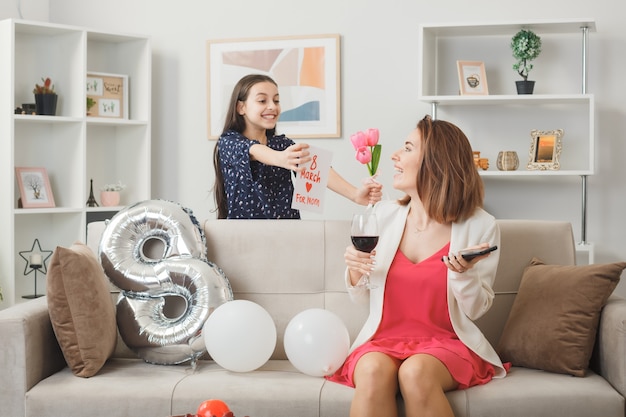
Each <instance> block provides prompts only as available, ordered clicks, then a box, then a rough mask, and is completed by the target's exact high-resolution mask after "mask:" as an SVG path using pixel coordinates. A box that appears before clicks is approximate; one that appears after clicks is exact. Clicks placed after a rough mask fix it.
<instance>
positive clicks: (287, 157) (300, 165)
mask: <svg viewBox="0 0 626 417" xmlns="http://www.w3.org/2000/svg"><path fill="white" fill-rule="evenodd" d="M308 147H309V145H307V144H306V143H296V144H293V145H291V146H290V147H288V148H287V149H285V150H284V151H279V152H278V160H277V163H276V164H274V165H276V166H279V167H282V168H286V169H290V170H292V171H296V172H302V171H303V170H304V169H306V165H307V164H308V163H309V162H311V157H310V156H309V151H307V148H308Z"/></svg>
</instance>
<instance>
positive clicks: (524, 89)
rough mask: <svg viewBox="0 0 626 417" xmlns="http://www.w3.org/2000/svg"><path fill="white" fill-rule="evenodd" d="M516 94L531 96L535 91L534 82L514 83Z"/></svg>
mask: <svg viewBox="0 0 626 417" xmlns="http://www.w3.org/2000/svg"><path fill="white" fill-rule="evenodd" d="M515 86H516V87H517V94H532V93H533V90H534V89H535V82H534V81H515Z"/></svg>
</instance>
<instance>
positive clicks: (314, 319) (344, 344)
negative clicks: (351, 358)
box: [284, 308, 350, 376]
mask: <svg viewBox="0 0 626 417" xmlns="http://www.w3.org/2000/svg"><path fill="white" fill-rule="evenodd" d="M284 346H285V353H286V354H287V358H288V359H289V361H290V362H291V364H292V365H293V366H295V367H296V368H297V369H298V370H299V371H300V372H302V373H304V374H307V375H311V376H325V375H331V374H333V373H334V372H335V371H336V370H337V369H339V367H340V366H341V365H342V364H343V362H344V360H345V359H346V357H347V356H348V351H349V349H350V334H349V333H348V329H347V328H346V326H345V324H344V323H343V321H341V319H340V318H339V316H337V315H336V314H335V313H333V312H331V311H328V310H324V309H321V308H312V309H309V310H304V311H303V312H301V313H299V314H297V315H296V316H295V317H294V318H293V319H291V321H290V322H289V324H288V325H287V328H286V329H285V337H284Z"/></svg>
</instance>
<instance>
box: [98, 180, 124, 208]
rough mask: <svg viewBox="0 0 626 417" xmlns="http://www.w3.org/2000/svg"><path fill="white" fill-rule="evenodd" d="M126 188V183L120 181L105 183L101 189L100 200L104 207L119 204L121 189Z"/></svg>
mask: <svg viewBox="0 0 626 417" xmlns="http://www.w3.org/2000/svg"><path fill="white" fill-rule="evenodd" d="M124 188H126V185H124V184H122V182H121V181H118V182H117V184H105V185H104V186H103V187H102V188H101V189H100V202H102V206H103V207H112V206H119V204H120V191H122V190H123V189H124Z"/></svg>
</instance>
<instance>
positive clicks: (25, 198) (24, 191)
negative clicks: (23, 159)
mask: <svg viewBox="0 0 626 417" xmlns="http://www.w3.org/2000/svg"><path fill="white" fill-rule="evenodd" d="M15 177H16V179H17V186H18V188H19V190H20V201H21V207H22V208H45V207H55V204H54V196H53V195H52V188H50V180H49V178H48V172H47V171H46V168H39V167H37V168H32V167H15Z"/></svg>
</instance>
